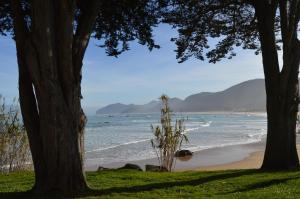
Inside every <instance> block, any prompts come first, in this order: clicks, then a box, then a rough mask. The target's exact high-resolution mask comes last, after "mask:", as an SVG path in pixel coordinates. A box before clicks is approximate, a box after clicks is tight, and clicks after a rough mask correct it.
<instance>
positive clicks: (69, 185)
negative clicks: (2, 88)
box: [0, 0, 158, 194]
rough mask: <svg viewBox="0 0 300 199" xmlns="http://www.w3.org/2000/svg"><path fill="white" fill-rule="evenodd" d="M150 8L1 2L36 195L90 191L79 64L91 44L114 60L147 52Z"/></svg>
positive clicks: (122, 1)
mask: <svg viewBox="0 0 300 199" xmlns="http://www.w3.org/2000/svg"><path fill="white" fill-rule="evenodd" d="M155 14H156V13H155V5H154V4H152V2H151V1H148V0H110V1H104V0H103V1H102V0H89V1H83V0H76V1H75V0H68V1H58V0H43V1H40V0H32V1H29V0H1V1H0V34H2V35H7V34H10V33H11V34H12V36H13V39H14V41H15V43H16V49H17V60H18V69H19V97H20V106H21V111H22V117H23V121H24V125H25V127H26V131H27V134H28V138H29V142H30V149H31V153H32V159H33V163H34V171H35V185H34V187H33V191H34V192H35V193H42V194H43V193H53V192H58V193H64V194H69V193H74V192H79V191H83V190H85V189H86V188H87V184H86V180H85V175H84V172H83V163H82V162H83V153H84V149H83V132H84V125H85V121H86V118H85V115H84V113H83V111H82V108H81V98H82V95H81V70H82V65H83V64H82V61H83V57H84V54H85V51H86V48H87V46H88V43H89V40H90V37H93V38H95V39H97V40H101V41H103V43H100V44H99V46H100V47H105V48H106V53H107V54H108V55H111V56H118V55H119V54H120V53H122V52H123V51H126V50H128V49H129V44H128V42H129V41H132V40H138V42H139V43H140V44H142V45H147V46H148V48H149V49H150V50H152V49H153V48H157V47H158V46H157V45H155V44H154V41H153V40H152V28H151V27H152V26H153V25H155V24H156V23H157V19H156V16H155Z"/></svg>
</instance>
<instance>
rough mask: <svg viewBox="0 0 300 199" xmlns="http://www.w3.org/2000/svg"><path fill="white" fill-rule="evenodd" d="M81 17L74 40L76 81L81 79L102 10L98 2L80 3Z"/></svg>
mask: <svg viewBox="0 0 300 199" xmlns="http://www.w3.org/2000/svg"><path fill="white" fill-rule="evenodd" d="M78 7H79V9H80V15H79V19H78V24H77V29H76V32H75V36H74V40H73V65H74V74H75V79H77V80H79V79H80V78H81V77H80V76H81V74H80V73H81V68H82V61H83V57H84V54H85V51H86V48H87V46H88V43H89V39H90V36H91V33H92V30H93V27H94V24H95V20H96V17H97V14H98V10H99V8H100V3H99V1H97V0H91V1H83V0H82V1H78Z"/></svg>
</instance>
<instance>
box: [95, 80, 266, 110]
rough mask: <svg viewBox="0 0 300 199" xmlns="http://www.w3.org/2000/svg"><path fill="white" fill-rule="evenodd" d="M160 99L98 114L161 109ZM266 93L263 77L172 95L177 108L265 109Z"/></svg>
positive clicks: (119, 107)
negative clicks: (223, 87) (180, 96)
mask: <svg viewBox="0 0 300 199" xmlns="http://www.w3.org/2000/svg"><path fill="white" fill-rule="evenodd" d="M160 106H161V104H160V102H159V101H151V102H149V103H148V104H144V105H134V104H129V105H125V104H120V103H117V104H110V105H108V106H105V107H103V108H101V109H99V110H98V111H97V112H96V113H97V114H114V113H149V112H159V111H160ZM265 106H266V94H265V82H264V80H263V79H254V80H249V81H245V82H242V83H240V84H237V85H234V86H232V87H230V88H228V89H226V90H224V91H220V92H215V93H212V92H202V93H198V94H194V95H190V96H188V97H187V98H186V99H185V100H181V99H178V98H171V99H170V107H171V109H172V110H173V111H175V112H201V111H237V112H239V111H247V112H250V111H265Z"/></svg>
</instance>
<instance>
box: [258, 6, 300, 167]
mask: <svg viewBox="0 0 300 199" xmlns="http://www.w3.org/2000/svg"><path fill="white" fill-rule="evenodd" d="M277 5H278V2H277V1H272V2H269V1H257V2H256V4H255V10H256V17H257V20H258V30H259V34H260V42H261V50H262V58H263V67H264V74H265V85H266V94H267V118H268V127H267V128H268V130H267V142H266V150H265V155H264V160H263V164H262V169H290V168H298V167H299V160H298V155H297V149H296V129H295V127H296V118H297V112H298V98H299V97H298V95H299V94H298V93H299V91H298V72H299V57H300V56H299V50H300V49H299V44H298V43H299V42H298V41H297V39H296V38H295V42H294V43H295V44H294V45H293V47H292V50H293V51H289V52H286V49H285V48H284V54H285V55H286V54H288V55H289V56H288V57H289V59H284V70H282V71H280V68H279V63H278V54H277V47H276V39H275V31H274V22H275V15H276V9H277ZM285 69H289V70H285Z"/></svg>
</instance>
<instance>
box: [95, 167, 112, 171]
mask: <svg viewBox="0 0 300 199" xmlns="http://www.w3.org/2000/svg"><path fill="white" fill-rule="evenodd" d="M105 170H110V169H109V168H105V167H102V166H99V167H98V169H97V171H105Z"/></svg>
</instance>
